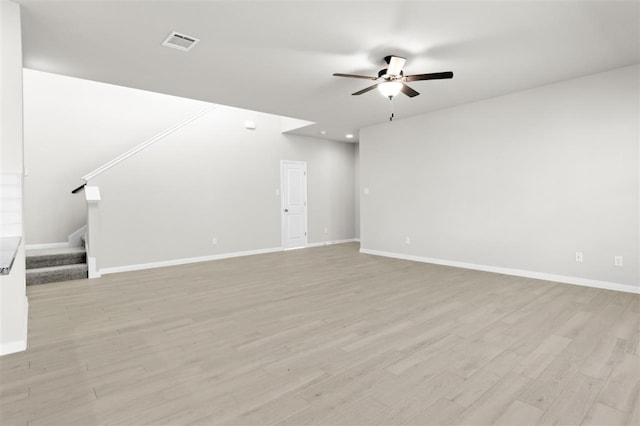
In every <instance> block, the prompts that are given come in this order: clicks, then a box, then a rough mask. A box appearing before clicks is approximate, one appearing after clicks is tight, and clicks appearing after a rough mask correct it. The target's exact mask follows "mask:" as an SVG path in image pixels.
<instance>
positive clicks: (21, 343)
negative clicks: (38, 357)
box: [0, 296, 29, 356]
mask: <svg viewBox="0 0 640 426" xmlns="http://www.w3.org/2000/svg"><path fill="white" fill-rule="evenodd" d="M23 310H24V318H23V321H22V324H23V325H22V327H23V329H22V336H24V339H21V340H15V341H13V342H7V343H2V344H0V356H3V355H9V354H14V353H16V352H22V351H25V350H27V333H28V330H29V327H28V321H29V299H28V298H27V297H26V296H25V298H24V307H23Z"/></svg>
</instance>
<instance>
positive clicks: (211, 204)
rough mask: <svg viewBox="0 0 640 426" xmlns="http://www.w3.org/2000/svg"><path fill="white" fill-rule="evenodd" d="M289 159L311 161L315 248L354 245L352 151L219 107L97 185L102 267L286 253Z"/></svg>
mask: <svg viewBox="0 0 640 426" xmlns="http://www.w3.org/2000/svg"><path fill="white" fill-rule="evenodd" d="M246 120H251V121H254V122H256V124H257V128H256V129H255V130H247V129H245V128H244V122H245V121H246ZM281 160H294V161H306V162H307V177H308V179H307V184H308V223H309V242H310V243H320V242H325V241H336V240H344V239H352V238H354V235H355V230H354V220H353V218H354V173H353V161H354V146H353V145H352V144H345V143H341V142H329V141H325V140H320V139H315V138H309V137H303V136H296V135H284V134H282V133H281V119H280V117H277V116H273V115H268V114H261V113H256V112H250V111H246V110H240V109H235V108H229V107H219V108H217V109H215V110H213V111H212V112H210V113H208V114H207V115H205V116H204V117H201V118H200V119H198V120H196V121H194V122H193V123H191V124H190V125H189V126H187V127H184V128H183V129H180V130H179V131H178V132H176V133H174V134H173V135H171V136H169V137H168V138H166V139H164V140H162V141H161V142H159V143H157V144H155V145H153V146H152V147H150V148H148V149H147V150H145V151H143V152H141V153H140V154H138V155H136V156H134V157H132V158H130V159H128V160H127V161H125V162H123V163H120V164H119V165H117V166H115V167H114V168H113V169H110V170H109V171H107V172H106V173H104V174H103V175H101V176H98V177H97V178H95V179H92V180H91V182H90V184H91V185H96V186H98V187H99V188H100V192H101V196H102V200H101V201H100V203H99V204H98V209H97V213H96V216H95V217H94V216H92V218H91V225H90V226H91V235H90V238H91V245H92V251H93V253H94V255H95V256H96V257H97V262H98V265H97V266H98V268H99V269H100V270H101V271H103V272H104V271H105V270H109V269H111V270H113V269H114V268H116V269H117V268H123V267H131V266H135V265H147V264H150V263H155V262H170V261H174V260H178V259H192V258H199V257H207V256H213V255H220V254H225V253H237V252H246V251H253V250H264V249H272V248H277V247H281V230H280V211H281V206H280V196H279V195H277V193H276V191H277V190H278V189H279V188H280V161H281ZM325 228H327V230H328V232H327V233H325V232H324V229H325ZM213 237H216V238H217V241H218V243H217V245H213V244H212V239H213Z"/></svg>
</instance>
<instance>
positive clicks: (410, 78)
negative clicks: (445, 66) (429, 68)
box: [404, 71, 453, 81]
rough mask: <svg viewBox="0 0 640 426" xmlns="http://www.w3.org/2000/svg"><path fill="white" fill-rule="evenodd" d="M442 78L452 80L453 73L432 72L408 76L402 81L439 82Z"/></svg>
mask: <svg viewBox="0 0 640 426" xmlns="http://www.w3.org/2000/svg"><path fill="white" fill-rule="evenodd" d="M444 78H453V73H452V72H451V71H445V72H432V73H430V74H415V75H408V76H406V77H405V78H404V81H419V80H441V79H444Z"/></svg>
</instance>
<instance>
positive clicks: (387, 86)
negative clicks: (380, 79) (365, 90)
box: [378, 81, 402, 98]
mask: <svg viewBox="0 0 640 426" xmlns="http://www.w3.org/2000/svg"><path fill="white" fill-rule="evenodd" d="M400 90H402V83H400V82H399V81H385V82H384V83H380V84H378V91H379V92H380V93H382V95H383V96H386V97H387V98H393V97H394V96H395V95H397V94H398V93H400Z"/></svg>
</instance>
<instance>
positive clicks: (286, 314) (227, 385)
mask: <svg viewBox="0 0 640 426" xmlns="http://www.w3.org/2000/svg"><path fill="white" fill-rule="evenodd" d="M28 297H29V302H30V320H29V349H28V350H27V351H26V352H22V353H18V354H13V355H8V356H5V357H1V358H0V380H1V391H0V424H2V425H4V426H6V425H14V424H15V425H25V424H28V425H37V424H56V425H72V424H78V425H94V424H130V425H134V424H135V425H143V424H150V425H164V424H167V425H168V424H171V425H182V424H225V425H251V424H283V425H302V424H323V425H333V424H335V425H374V424H386V425H396V424H398V425H399V424H416V425H418V424H425V425H426V424H434V425H436V424H437V425H444V424H465V425H483V424H500V425H528V424H562V425H579V424H584V425H618V424H620V425H638V424H640V420H639V412H640V404H639V403H638V392H639V383H640V372H639V369H640V363H639V355H638V351H639V348H638V342H639V335H640V330H639V318H640V317H639V315H640V313H639V296H638V295H633V294H627V293H618V292H613V291H607V290H598V289H593V288H585V287H578V286H572V285H567V284H554V283H550V282H545V281H537V280H532V279H525V278H518V277H511V276H505V275H497V274H490V273H484V272H478V271H471V270H465V269H456V268H450V267H445V266H436V265H428V264H421V263H412V262H408V261H403V260H396V259H386V258H381V257H375V256H368V255H363V254H359V253H358V246H357V245H356V244H343V245H336V246H326V247H319V248H312V249H305V250H295V251H287V252H280V253H273V254H265V255H258V256H251V257H245V258H235V259H228V260H221V261H214V262H207V263H200V264H192V265H184V266H178V267H170V268H163V269H155V270H147V271H138V272H132V273H123V274H114V275H109V276H106V277H103V278H101V279H97V280H91V281H75V282H67V283H62V284H51V285H42V286H33V287H29V288H28Z"/></svg>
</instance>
